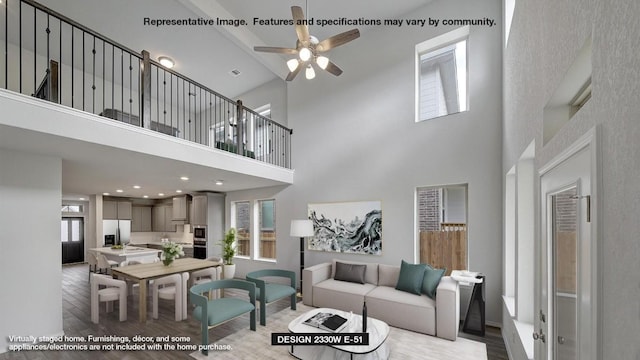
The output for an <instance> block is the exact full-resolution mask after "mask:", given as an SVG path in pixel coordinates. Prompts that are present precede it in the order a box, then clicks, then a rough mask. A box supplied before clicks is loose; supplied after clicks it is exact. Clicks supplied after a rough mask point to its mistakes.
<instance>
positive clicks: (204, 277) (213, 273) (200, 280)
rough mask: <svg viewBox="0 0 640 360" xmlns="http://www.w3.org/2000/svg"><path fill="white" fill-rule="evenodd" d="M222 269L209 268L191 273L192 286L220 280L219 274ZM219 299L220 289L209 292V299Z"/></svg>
mask: <svg viewBox="0 0 640 360" xmlns="http://www.w3.org/2000/svg"><path fill="white" fill-rule="evenodd" d="M221 272H222V267H221V266H217V267H210V268H206V269H202V270H197V271H194V272H193V273H191V276H192V278H193V285H199V284H204V283H206V282H209V281H214V280H220V273H221ZM219 297H220V289H216V290H211V291H209V299H217V298H219Z"/></svg>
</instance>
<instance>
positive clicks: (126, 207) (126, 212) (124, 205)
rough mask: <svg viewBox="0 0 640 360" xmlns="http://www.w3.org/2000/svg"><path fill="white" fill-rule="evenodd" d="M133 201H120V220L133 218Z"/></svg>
mask: <svg viewBox="0 0 640 360" xmlns="http://www.w3.org/2000/svg"><path fill="white" fill-rule="evenodd" d="M131 208H132V206H131V202H130V201H118V220H131Z"/></svg>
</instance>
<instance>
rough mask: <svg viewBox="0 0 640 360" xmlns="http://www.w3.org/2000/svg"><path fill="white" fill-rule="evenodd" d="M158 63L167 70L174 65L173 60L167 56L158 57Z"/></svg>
mask: <svg viewBox="0 0 640 360" xmlns="http://www.w3.org/2000/svg"><path fill="white" fill-rule="evenodd" d="M158 62H159V63H160V64H162V66H164V67H166V68H167V69H171V68H172V67H173V66H174V65H175V64H176V63H175V62H174V61H173V59H172V58H170V57H168V56H160V57H159V58H158Z"/></svg>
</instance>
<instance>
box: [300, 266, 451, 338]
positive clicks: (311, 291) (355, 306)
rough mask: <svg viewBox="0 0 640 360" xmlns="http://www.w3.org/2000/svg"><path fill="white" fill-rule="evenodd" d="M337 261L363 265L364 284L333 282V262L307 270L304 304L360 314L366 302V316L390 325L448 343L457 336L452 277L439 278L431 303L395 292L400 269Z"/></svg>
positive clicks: (410, 294)
mask: <svg viewBox="0 0 640 360" xmlns="http://www.w3.org/2000/svg"><path fill="white" fill-rule="evenodd" d="M337 261H338V262H341V263H347V264H364V265H366V270H365V278H364V280H365V283H364V284H359V283H354V282H347V281H340V280H335V279H334V275H335V263H336V260H335V259H334V260H333V262H330V263H322V264H318V265H314V266H311V267H308V268H306V269H304V270H303V272H302V279H303V303H304V304H305V305H309V306H315V307H327V308H334V309H340V310H344V311H353V312H354V313H356V314H361V313H362V305H363V302H364V301H365V300H366V302H367V314H368V316H371V317H373V318H376V319H379V320H382V321H384V322H386V323H387V324H389V325H391V326H395V327H399V328H403V329H407V330H412V331H416V332H420V333H424V334H429V335H432V336H437V337H440V338H443V339H449V340H456V338H457V337H458V326H459V323H460V290H459V286H458V282H457V281H455V280H453V279H452V278H451V277H449V276H444V277H442V279H441V280H440V283H439V284H438V287H437V291H436V299H435V300H433V299H431V298H429V297H428V296H426V295H415V294H412V293H408V292H405V291H400V290H396V289H395V287H396V283H397V282H398V277H399V275H400V266H393V265H384V264H376V263H359V262H352V261H342V260H337Z"/></svg>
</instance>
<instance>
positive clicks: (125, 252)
mask: <svg viewBox="0 0 640 360" xmlns="http://www.w3.org/2000/svg"><path fill="white" fill-rule="evenodd" d="M89 251H91V252H93V253H94V254H96V255H97V254H102V255H104V256H106V257H107V259H109V260H113V261H117V262H118V264H120V266H124V265H126V264H127V263H128V262H129V261H130V260H135V261H139V262H141V263H150V262H154V261H156V259H157V258H159V257H160V253H161V252H162V250H158V249H149V248H144V247H137V246H124V248H122V249H112V248H111V247H109V246H105V247H100V248H93V249H89Z"/></svg>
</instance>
